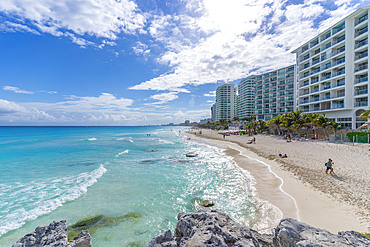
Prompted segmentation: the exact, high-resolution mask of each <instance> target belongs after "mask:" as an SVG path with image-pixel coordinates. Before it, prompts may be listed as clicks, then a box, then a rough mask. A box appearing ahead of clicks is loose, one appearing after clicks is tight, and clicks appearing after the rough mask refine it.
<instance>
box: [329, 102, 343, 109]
mask: <svg viewBox="0 0 370 247" xmlns="http://www.w3.org/2000/svg"><path fill="white" fill-rule="evenodd" d="M331 108H332V109H338V108H344V103H343V104H333V105H332V106H331Z"/></svg>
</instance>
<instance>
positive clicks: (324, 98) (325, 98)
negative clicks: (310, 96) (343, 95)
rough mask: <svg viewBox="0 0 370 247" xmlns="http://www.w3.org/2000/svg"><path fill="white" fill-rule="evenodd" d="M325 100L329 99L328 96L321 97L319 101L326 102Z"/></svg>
mask: <svg viewBox="0 0 370 247" xmlns="http://www.w3.org/2000/svg"><path fill="white" fill-rule="evenodd" d="M327 99H330V95H328V96H324V97H321V98H320V100H327Z"/></svg>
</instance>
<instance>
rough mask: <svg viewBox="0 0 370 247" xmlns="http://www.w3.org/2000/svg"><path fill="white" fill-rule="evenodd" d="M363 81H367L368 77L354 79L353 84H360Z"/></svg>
mask: <svg viewBox="0 0 370 247" xmlns="http://www.w3.org/2000/svg"><path fill="white" fill-rule="evenodd" d="M365 81H368V77H367V76H366V77H362V78H357V79H355V84H358V83H361V82H365Z"/></svg>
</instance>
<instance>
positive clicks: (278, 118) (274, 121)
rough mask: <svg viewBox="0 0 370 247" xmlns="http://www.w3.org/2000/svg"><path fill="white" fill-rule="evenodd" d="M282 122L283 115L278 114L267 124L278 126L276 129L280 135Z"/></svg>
mask: <svg viewBox="0 0 370 247" xmlns="http://www.w3.org/2000/svg"><path fill="white" fill-rule="evenodd" d="M281 123H282V117H281V115H277V116H276V117H273V118H272V119H270V120H269V121H268V122H267V125H269V126H274V127H276V131H277V132H278V135H280V125H281Z"/></svg>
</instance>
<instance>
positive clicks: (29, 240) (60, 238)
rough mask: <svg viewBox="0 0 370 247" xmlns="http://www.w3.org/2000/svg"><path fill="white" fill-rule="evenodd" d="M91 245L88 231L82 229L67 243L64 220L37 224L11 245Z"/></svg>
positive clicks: (68, 246)
mask: <svg viewBox="0 0 370 247" xmlns="http://www.w3.org/2000/svg"><path fill="white" fill-rule="evenodd" d="M42 246H48V247H61V246H65V247H91V237H90V234H89V231H82V232H81V233H80V234H79V235H78V236H77V237H76V238H74V239H73V240H72V241H71V242H69V243H68V239H67V225H66V221H65V220H62V221H58V222H55V221H54V222H53V223H50V225H49V226H39V227H37V228H36V229H35V231H33V232H31V233H29V234H27V235H26V236H24V237H23V238H21V239H19V240H18V241H17V242H16V243H15V244H13V245H12V247H42Z"/></svg>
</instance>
